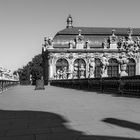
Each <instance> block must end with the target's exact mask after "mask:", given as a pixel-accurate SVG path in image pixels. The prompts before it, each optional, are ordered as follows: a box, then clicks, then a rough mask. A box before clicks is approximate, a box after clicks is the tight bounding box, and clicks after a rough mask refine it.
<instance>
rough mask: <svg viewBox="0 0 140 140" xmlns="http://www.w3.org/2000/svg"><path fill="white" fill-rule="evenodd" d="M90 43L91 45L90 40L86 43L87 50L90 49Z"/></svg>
mask: <svg viewBox="0 0 140 140" xmlns="http://www.w3.org/2000/svg"><path fill="white" fill-rule="evenodd" d="M89 43H90V41H89V40H87V41H86V42H85V47H86V49H90V46H89Z"/></svg>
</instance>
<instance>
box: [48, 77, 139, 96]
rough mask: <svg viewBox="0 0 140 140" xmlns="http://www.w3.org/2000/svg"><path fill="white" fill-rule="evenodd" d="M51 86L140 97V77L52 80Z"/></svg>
mask: <svg viewBox="0 0 140 140" xmlns="http://www.w3.org/2000/svg"><path fill="white" fill-rule="evenodd" d="M50 84H51V85H53V86H60V87H65V88H74V89H81V90H90V91H99V92H101V93H105V92H110V93H117V94H133V95H134V94H135V95H140V76H124V77H104V78H91V79H88V78H85V79H64V80H52V81H51V82H50Z"/></svg>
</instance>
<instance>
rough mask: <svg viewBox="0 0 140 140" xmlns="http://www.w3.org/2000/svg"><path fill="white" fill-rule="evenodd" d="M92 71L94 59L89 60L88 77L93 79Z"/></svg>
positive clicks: (93, 69)
mask: <svg viewBox="0 0 140 140" xmlns="http://www.w3.org/2000/svg"><path fill="white" fill-rule="evenodd" d="M94 71H95V59H94V58H91V59H90V60H89V77H90V78H94Z"/></svg>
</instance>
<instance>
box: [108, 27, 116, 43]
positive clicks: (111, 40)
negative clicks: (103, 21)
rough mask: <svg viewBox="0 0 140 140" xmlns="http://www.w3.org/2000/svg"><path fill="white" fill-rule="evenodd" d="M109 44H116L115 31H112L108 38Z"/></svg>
mask: <svg viewBox="0 0 140 140" xmlns="http://www.w3.org/2000/svg"><path fill="white" fill-rule="evenodd" d="M109 39H110V44H117V41H118V37H117V36H116V35H115V30H114V29H113V30H112V35H111V36H110V37H109Z"/></svg>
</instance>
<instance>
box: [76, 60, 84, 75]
mask: <svg viewBox="0 0 140 140" xmlns="http://www.w3.org/2000/svg"><path fill="white" fill-rule="evenodd" d="M74 78H86V63H85V61H84V60H83V59H76V60H75V61H74Z"/></svg>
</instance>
